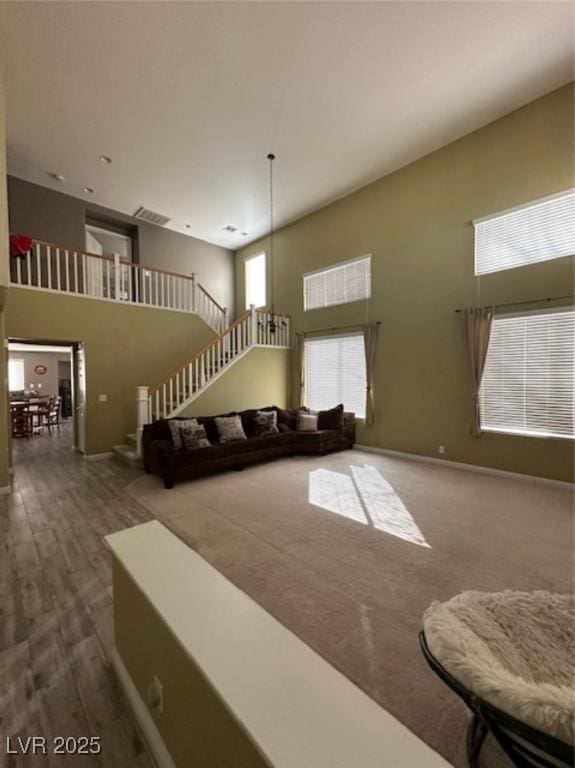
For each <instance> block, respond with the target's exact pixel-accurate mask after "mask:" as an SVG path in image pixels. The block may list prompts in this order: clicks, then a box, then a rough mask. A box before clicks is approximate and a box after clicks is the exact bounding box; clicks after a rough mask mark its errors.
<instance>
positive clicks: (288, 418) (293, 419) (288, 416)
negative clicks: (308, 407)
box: [278, 408, 297, 429]
mask: <svg viewBox="0 0 575 768" xmlns="http://www.w3.org/2000/svg"><path fill="white" fill-rule="evenodd" d="M282 424H285V425H286V426H287V427H288V428H289V429H296V427H297V412H296V411H286V410H284V409H283V408H279V409H278V426H280V425H282Z"/></svg>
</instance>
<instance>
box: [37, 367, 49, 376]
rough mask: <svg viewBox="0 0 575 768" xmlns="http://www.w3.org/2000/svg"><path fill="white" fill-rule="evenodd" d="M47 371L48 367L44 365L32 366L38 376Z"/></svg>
mask: <svg viewBox="0 0 575 768" xmlns="http://www.w3.org/2000/svg"><path fill="white" fill-rule="evenodd" d="M47 372H48V369H47V368H46V366H45V365H37V366H36V367H35V368H34V373H37V374H38V376H43V375H44V374H45V373H47Z"/></svg>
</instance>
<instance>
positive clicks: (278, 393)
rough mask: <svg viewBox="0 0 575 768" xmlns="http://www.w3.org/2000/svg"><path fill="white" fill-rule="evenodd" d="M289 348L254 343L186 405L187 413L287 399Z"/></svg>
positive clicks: (260, 405)
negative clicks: (254, 344) (253, 345)
mask: <svg viewBox="0 0 575 768" xmlns="http://www.w3.org/2000/svg"><path fill="white" fill-rule="evenodd" d="M289 377H290V351H289V350H286V349H264V348H262V347H254V348H252V349H250V350H249V352H247V353H246V354H245V355H244V356H243V357H242V358H241V360H238V361H237V363H234V365H233V366H232V367H231V368H230V369H229V370H227V371H226V372H225V373H224V374H223V375H222V376H221V377H220V378H219V379H217V381H214V383H213V384H211V385H210V386H209V387H208V388H207V389H206V391H205V392H204V393H203V394H202V395H200V396H199V397H198V398H197V399H196V400H194V402H193V403H192V404H191V405H190V406H189V407H188V408H187V409H186V411H185V412H184V414H183V415H186V416H211V415H216V414H218V413H227V412H229V411H244V410H247V409H248V408H263V407H264V406H266V405H277V406H278V407H279V408H286V407H287V405H288V402H289V395H288V387H289Z"/></svg>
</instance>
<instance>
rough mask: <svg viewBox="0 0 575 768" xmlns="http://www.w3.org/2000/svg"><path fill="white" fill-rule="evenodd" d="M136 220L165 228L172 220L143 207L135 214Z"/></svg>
mask: <svg viewBox="0 0 575 768" xmlns="http://www.w3.org/2000/svg"><path fill="white" fill-rule="evenodd" d="M134 218H135V219H142V221H147V222H149V223H150V224H157V225H158V226H160V227H165V225H166V224H167V223H168V222H170V221H171V220H172V219H171V218H170V217H169V216H164V215H163V214H161V213H156V212H155V211H150V210H149V209H148V208H144V207H143V206H141V207H140V208H138V210H137V211H136V213H135V214H134Z"/></svg>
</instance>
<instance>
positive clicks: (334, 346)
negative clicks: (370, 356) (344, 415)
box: [305, 333, 366, 418]
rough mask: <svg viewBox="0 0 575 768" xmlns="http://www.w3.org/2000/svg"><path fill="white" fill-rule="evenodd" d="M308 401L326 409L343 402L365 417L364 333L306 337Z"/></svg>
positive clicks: (306, 387) (307, 403)
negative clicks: (316, 337)
mask: <svg viewBox="0 0 575 768" xmlns="http://www.w3.org/2000/svg"><path fill="white" fill-rule="evenodd" d="M305 393H306V405H307V406H308V407H309V408H312V409H313V410H320V411H321V410H326V409H327V408H333V407H334V406H335V405H337V404H338V403H343V404H344V407H345V410H346V411H353V412H354V413H355V414H356V416H358V417H359V418H365V397H366V377H365V352H364V343H363V334H361V333H354V334H350V335H346V336H329V337H325V338H318V339H306V341H305Z"/></svg>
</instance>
